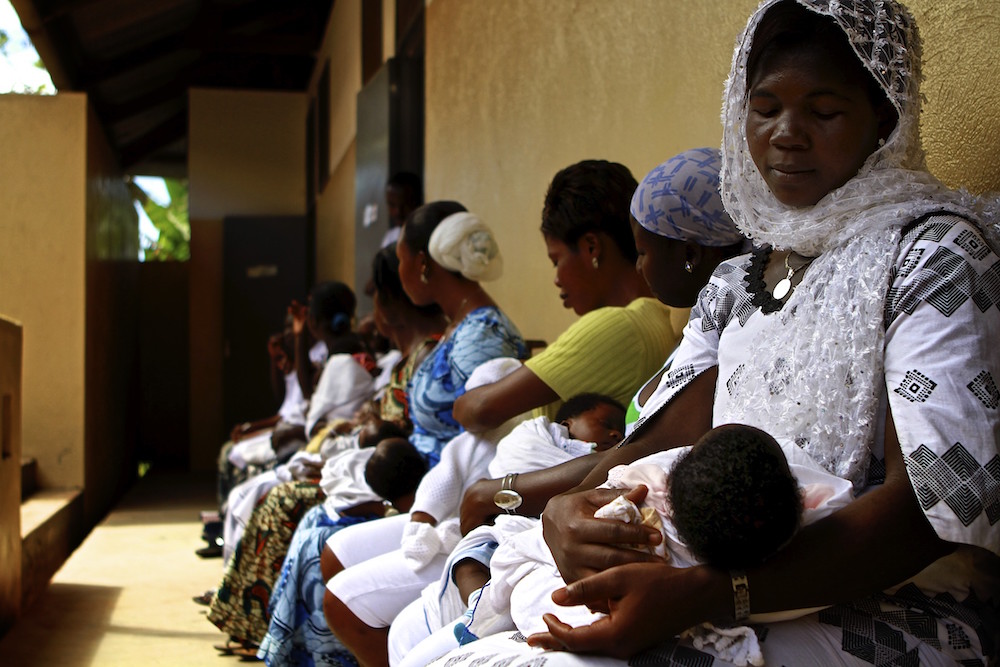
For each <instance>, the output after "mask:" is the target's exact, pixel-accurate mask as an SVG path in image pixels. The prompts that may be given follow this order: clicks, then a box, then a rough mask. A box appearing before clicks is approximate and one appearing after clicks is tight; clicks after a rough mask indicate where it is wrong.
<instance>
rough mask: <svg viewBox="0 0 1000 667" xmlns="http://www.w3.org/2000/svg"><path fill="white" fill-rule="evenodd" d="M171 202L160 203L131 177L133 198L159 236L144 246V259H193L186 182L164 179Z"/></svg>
mask: <svg viewBox="0 0 1000 667" xmlns="http://www.w3.org/2000/svg"><path fill="white" fill-rule="evenodd" d="M163 181H164V183H165V184H166V186H167V193H168V194H169V195H170V203H169V204H167V205H166V206H161V205H160V204H158V203H157V202H155V201H153V199H152V198H151V197H150V196H149V195H148V194H147V193H146V191H145V190H143V189H142V188H141V187H139V185H138V184H137V183H136V182H135V181H134V180H132V179H129V180H128V186H129V190H130V191H131V192H132V198H133V199H134V200H135V201H136V202H138V203H139V205H140V206H142V210H144V211H145V212H146V215H147V216H149V219H150V221H151V222H152V223H153V225H154V226H155V227H156V229H157V231H159V237H158V238H156V239H149V243H148V245H145V244H144V245H145V247H144V248H143V261H146V262H156V261H171V260H174V261H182V262H183V261H186V260H188V259H190V258H191V223H190V222H189V221H188V186H187V182H186V181H180V180H175V179H171V178H165V179H163Z"/></svg>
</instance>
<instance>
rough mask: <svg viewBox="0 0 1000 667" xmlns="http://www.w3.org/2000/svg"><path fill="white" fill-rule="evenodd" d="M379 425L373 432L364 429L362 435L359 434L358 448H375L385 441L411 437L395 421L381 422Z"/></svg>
mask: <svg viewBox="0 0 1000 667" xmlns="http://www.w3.org/2000/svg"><path fill="white" fill-rule="evenodd" d="M377 424H378V425H377V426H376V427H375V429H374V430H373V431H369V432H366V431H365V430H364V429H362V431H361V433H359V434H358V446H360V447H374V446H375V445H377V444H378V443H380V442H382V441H383V440H389V439H390V438H402V439H404V440H405V439H406V438H407V437H409V435H410V433H409V431H408V430H407V429H405V428H403V427H402V426H400V425H399V424H397V423H396V422H394V421H381V420H380V421H378V423H377Z"/></svg>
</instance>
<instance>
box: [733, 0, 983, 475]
mask: <svg viewBox="0 0 1000 667" xmlns="http://www.w3.org/2000/svg"><path fill="white" fill-rule="evenodd" d="M779 2H798V3H799V4H800V5H802V6H803V7H805V8H806V9H808V10H809V11H812V12H815V13H817V14H821V15H825V16H829V17H831V18H832V19H833V21H834V22H835V23H836V25H837V26H839V27H840V29H841V30H842V31H843V32H844V34H845V35H846V36H847V38H848V41H849V43H850V45H851V47H852V49H853V51H854V53H855V54H856V55H857V57H858V59H859V60H860V62H861V63H862V64H863V65H864V67H865V68H866V69H867V70H868V72H870V73H871V75H872V76H873V77H874V79H875V81H876V82H877V83H878V85H879V87H880V88H881V89H882V90H883V91H884V93H885V94H886V96H887V97H888V99H889V100H890V102H891V103H892V105H893V107H894V108H895V109H896V112H897V114H898V116H899V118H898V122H897V124H896V127H895V129H894V130H893V131H892V133H891V134H890V135H889V137H888V139H887V140H886V143H885V145H884V146H881V147H880V148H878V149H877V150H876V151H875V152H874V153H872V154H871V155H870V156H869V157H868V159H867V160H866V161H865V163H864V165H863V166H862V167H861V169H860V170H859V172H858V174H857V176H855V177H854V178H852V179H850V180H849V181H848V182H847V183H845V184H844V185H842V186H841V187H839V188H837V189H835V190H833V191H832V192H830V193H828V194H827V195H826V196H824V197H823V198H822V199H821V200H820V201H819V202H817V203H816V204H815V205H814V206H809V207H800V208H793V207H790V206H787V205H785V204H782V203H781V202H779V201H778V200H777V199H776V198H775V197H774V195H773V194H772V193H771V191H770V190H769V189H768V187H767V185H766V184H765V182H764V180H763V178H762V177H761V175H760V173H759V172H758V171H757V168H756V166H755V165H754V162H753V159H752V157H751V155H750V151H749V148H748V144H747V137H746V119H747V98H748V96H747V75H748V72H747V60H748V56H749V54H750V50H751V46H752V43H753V37H754V35H755V33H756V31H757V28H758V26H759V24H760V22H761V19H762V18H763V17H764V16H765V14H766V13H767V11H768V10H769V9H771V8H772V7H773V6H774V5H776V4H778V3H779ZM920 53H921V44H920V39H919V35H918V34H917V29H916V26H915V24H914V22H913V19H912V18H911V16H910V14H909V13H908V12H907V10H906V9H905V8H904V7H903V6H902V5H900V4H898V3H897V2H894V1H893V0H765V1H764V2H763V3H762V4H761V5H760V7H758V9H757V11H756V12H755V13H754V15H753V16H751V18H750V21H749V23H748V24H747V27H746V30H745V31H744V32H743V34H742V36H741V37H740V40H739V42H738V43H737V46H736V51H735V53H734V55H733V64H732V69H731V70H730V74H729V79H728V80H727V82H726V89H725V94H724V97H723V109H722V121H723V132H724V135H723V145H722V153H723V167H722V186H721V190H722V197H723V201H724V203H725V206H726V209H727V210H728V211H729V213H730V214H731V215H732V217H733V219H734V220H735V221H736V224H737V225H738V226H739V228H740V229H741V230H743V232H744V233H745V234H746V235H747V236H749V237H750V238H751V239H753V240H754V241H755V242H756V243H761V244H769V245H771V246H774V247H776V248H780V249H791V250H794V251H796V252H798V253H800V254H802V255H806V256H818V257H817V258H816V259H815V261H813V263H812V264H811V265H810V267H809V268H808V269H807V270H806V272H805V274H804V276H803V280H802V282H801V283H800V284H799V285H798V286H797V287H796V288H795V290H794V292H793V293H792V295H791V296H790V297H789V298H788V301H787V302H786V303H785V305H784V307H783V308H782V310H781V311H779V312H778V313H775V314H774V315H771V316H768V319H767V321H766V324H765V325H764V326H765V331H764V332H762V335H761V336H758V337H757V341H758V342H757V343H755V345H754V346H753V348H752V349H751V350H750V351H749V352H750V354H749V355H748V363H747V364H746V366H745V367H744V369H743V372H742V373H741V377H743V378H746V379H747V381H746V382H743V383H736V385H735V386H734V393H733V400H732V403H731V409H730V410H728V411H727V414H726V415H721V416H717V421H718V419H719V418H721V420H722V421H723V422H724V421H731V422H739V423H747V424H752V425H755V426H758V427H760V428H762V429H764V430H766V431H768V432H771V433H772V434H774V435H775V436H776V437H779V438H780V437H783V436H784V437H790V438H792V439H793V440H795V441H796V442H797V443H798V444H799V445H800V446H801V447H802V448H803V449H804V450H805V451H806V452H808V453H809V454H810V455H812V457H813V458H814V459H816V460H817V461H818V462H819V463H820V464H821V465H822V466H823V467H824V468H825V469H827V470H828V471H829V472H831V473H833V474H836V475H838V476H840V477H843V478H845V479H849V480H851V481H852V482H853V483H854V484H855V485H856V486H858V485H860V484H861V483H862V482H863V480H864V475H865V471H866V468H867V465H868V462H869V458H870V457H869V454H870V448H871V445H872V442H873V440H874V433H875V426H876V423H877V420H878V417H879V415H877V414H876V413H877V408H878V397H879V395H880V393H881V391H882V383H883V379H882V378H883V353H884V331H883V328H884V325H883V320H884V302H885V296H886V292H887V289H888V283H889V274H890V268H891V267H892V265H893V264H894V262H895V260H896V253H897V249H898V244H899V239H900V233H901V229H902V228H903V226H905V225H906V224H907V223H908V222H911V221H913V220H916V219H917V218H919V217H921V216H923V215H925V214H927V213H931V212H936V211H950V212H953V213H957V214H960V215H962V216H964V217H967V218H969V219H971V220H979V219H981V216H980V215H979V214H978V213H977V210H978V209H980V206H979V202H978V201H977V200H976V199H975V198H974V197H972V196H970V195H969V194H968V193H965V192H956V191H952V190H949V189H947V188H946V187H944V186H943V185H942V184H941V183H940V182H939V181H938V180H937V179H935V178H934V177H933V176H931V175H930V174H929V173H928V172H927V171H926V170H925V166H924V153H923V149H922V148H921V145H920V137H919V114H920V93H919V83H920V78H921V71H920ZM981 226H982V225H981ZM983 231H984V233H985V234H986V236H987V239H988V240H989V241H991V244H992V245H993V247H998V246H997V244H996V239H997V235H996V232H995V230H994V229H993V228H992V227H990V228H986V229H983ZM831 332H837V333H836V335H837V340H836V344H831ZM720 423H721V422H720Z"/></svg>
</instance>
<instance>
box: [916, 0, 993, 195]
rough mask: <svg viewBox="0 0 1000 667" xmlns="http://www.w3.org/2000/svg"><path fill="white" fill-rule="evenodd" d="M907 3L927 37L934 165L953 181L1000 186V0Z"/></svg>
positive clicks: (928, 144) (927, 117)
mask: <svg viewBox="0 0 1000 667" xmlns="http://www.w3.org/2000/svg"><path fill="white" fill-rule="evenodd" d="M907 4H908V6H909V7H910V8H911V9H912V11H913V15H914V17H915V19H916V21H917V26H918V27H919V28H920V30H921V33H922V35H923V38H924V77H925V78H924V85H923V88H922V90H923V93H924V97H925V98H926V103H925V105H924V116H923V119H922V124H921V131H922V133H923V137H924V146H925V148H926V149H927V165H928V167H929V168H930V170H931V172H933V173H934V174H936V175H937V176H938V178H940V179H941V180H943V181H944V182H945V183H947V184H948V185H950V186H952V187H957V186H960V185H964V186H966V187H968V188H969V189H970V190H972V191H973V192H988V191H995V190H1000V160H998V159H997V155H998V154H1000V71H998V70H997V67H996V61H997V54H1000V3H997V2H996V1H995V0H909V1H908V3H907Z"/></svg>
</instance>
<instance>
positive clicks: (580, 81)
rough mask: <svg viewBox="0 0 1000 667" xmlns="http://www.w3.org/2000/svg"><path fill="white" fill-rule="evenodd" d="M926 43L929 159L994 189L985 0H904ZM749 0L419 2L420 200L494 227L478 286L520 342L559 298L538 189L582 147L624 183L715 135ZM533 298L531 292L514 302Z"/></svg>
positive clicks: (997, 174) (993, 32) (997, 172)
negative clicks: (492, 250) (501, 261)
mask: <svg viewBox="0 0 1000 667" xmlns="http://www.w3.org/2000/svg"><path fill="white" fill-rule="evenodd" d="M911 5H912V8H913V10H914V13H915V15H916V17H917V21H918V24H920V26H921V28H922V30H923V34H924V39H925V59H926V61H927V66H926V70H925V71H926V74H927V78H928V84H927V85H926V86H925V88H924V91H925V93H926V95H927V98H928V101H927V106H926V113H925V118H924V127H925V136H926V144H927V146H928V150H929V164H930V166H931V168H932V170H935V171H936V173H938V175H939V176H940V177H941V178H942V179H944V180H945V181H946V182H948V183H950V184H952V185H955V184H959V183H965V184H968V185H969V186H970V187H971V188H972V189H974V190H984V189H1000V161H997V160H996V159H995V156H996V155H997V154H998V152H1000V136H998V135H1000V131H998V128H1000V122H998V120H1000V119H998V114H1000V112H998V111H997V110H998V109H1000V99H998V97H1000V72H998V70H997V69H996V68H995V67H994V66H993V63H994V62H995V59H996V58H995V56H996V53H997V52H998V46H1000V45H998V40H1000V30H998V28H1000V26H998V21H1000V18H998V17H1000V5H997V4H996V3H995V1H994V0H913V1H912V2H911ZM756 6H757V0H701V1H699V2H690V1H689V0H617V1H616V2H605V1H604V0H579V1H578V2H551V1H546V0H506V1H505V2H502V3H497V2H468V1H466V0H434V2H433V3H430V4H429V5H428V7H427V60H426V63H427V91H426V92H427V135H426V159H425V179H426V189H427V197H428V199H435V198H454V199H458V200H460V201H462V202H463V203H465V204H466V205H467V206H469V208H470V209H472V210H474V211H477V212H478V213H480V214H481V215H482V216H483V218H484V219H485V220H486V221H487V222H489V223H490V224H491V225H493V226H494V228H495V229H496V231H497V235H498V237H499V241H500V244H501V247H502V249H503V251H504V256H505V263H506V273H505V276H504V277H503V278H502V279H501V280H500V281H498V282H497V283H495V284H493V285H490V286H489V289H490V291H491V293H492V294H493V295H494V296H495V297H496V298H497V300H498V301H499V302H500V304H501V306H503V307H504V308H505V309H506V310H507V311H508V312H509V314H510V315H511V317H512V318H513V319H514V321H515V322H516V323H517V324H518V326H519V327H520V328H521V330H522V332H523V333H524V334H525V335H526V336H529V337H532V338H536V337H538V338H547V339H548V340H553V339H554V338H555V337H556V336H557V335H558V334H559V333H560V332H561V331H563V330H564V329H565V328H566V326H568V324H569V323H570V322H571V321H572V320H573V319H574V318H573V315H572V313H570V312H569V311H564V310H562V309H561V305H560V303H559V300H558V298H557V294H556V289H555V288H554V287H553V286H552V278H553V272H552V269H551V266H550V265H549V262H548V261H547V259H546V257H545V253H544V249H543V245H542V242H541V237H540V235H539V233H538V231H537V229H538V226H539V224H540V218H539V216H540V212H541V206H542V201H543V197H544V193H545V188H546V186H547V184H548V182H549V180H550V179H551V177H552V175H553V174H554V173H555V172H556V171H558V170H559V169H560V168H562V167H564V166H566V165H568V164H571V163H573V162H575V161H578V160H581V159H584V158H604V159H610V160H615V161H618V162H622V163H624V164H625V165H627V166H628V167H629V168H630V169H631V170H632V173H633V174H634V175H635V176H636V178H637V179H639V178H642V176H643V175H644V174H645V173H646V172H647V171H648V170H649V169H650V168H651V167H653V166H654V165H656V164H657V163H659V162H660V161H662V160H664V159H666V158H667V157H669V156H671V155H673V154H675V153H677V152H679V151H681V150H684V149H686V148H691V147H693V146H697V145H718V144H719V141H720V137H721V126H720V123H719V109H720V103H721V95H722V86H723V82H724V80H725V78H726V75H727V74H728V70H729V64H730V59H731V54H732V47H733V43H734V41H735V39H736V37H737V36H738V34H739V32H740V31H741V30H742V28H743V26H744V24H745V21H746V19H747V17H748V16H749V14H750V12H751V11H752V10H753V9H754V8H755V7H756ZM529 295H530V298H527V297H528V296H529Z"/></svg>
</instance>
